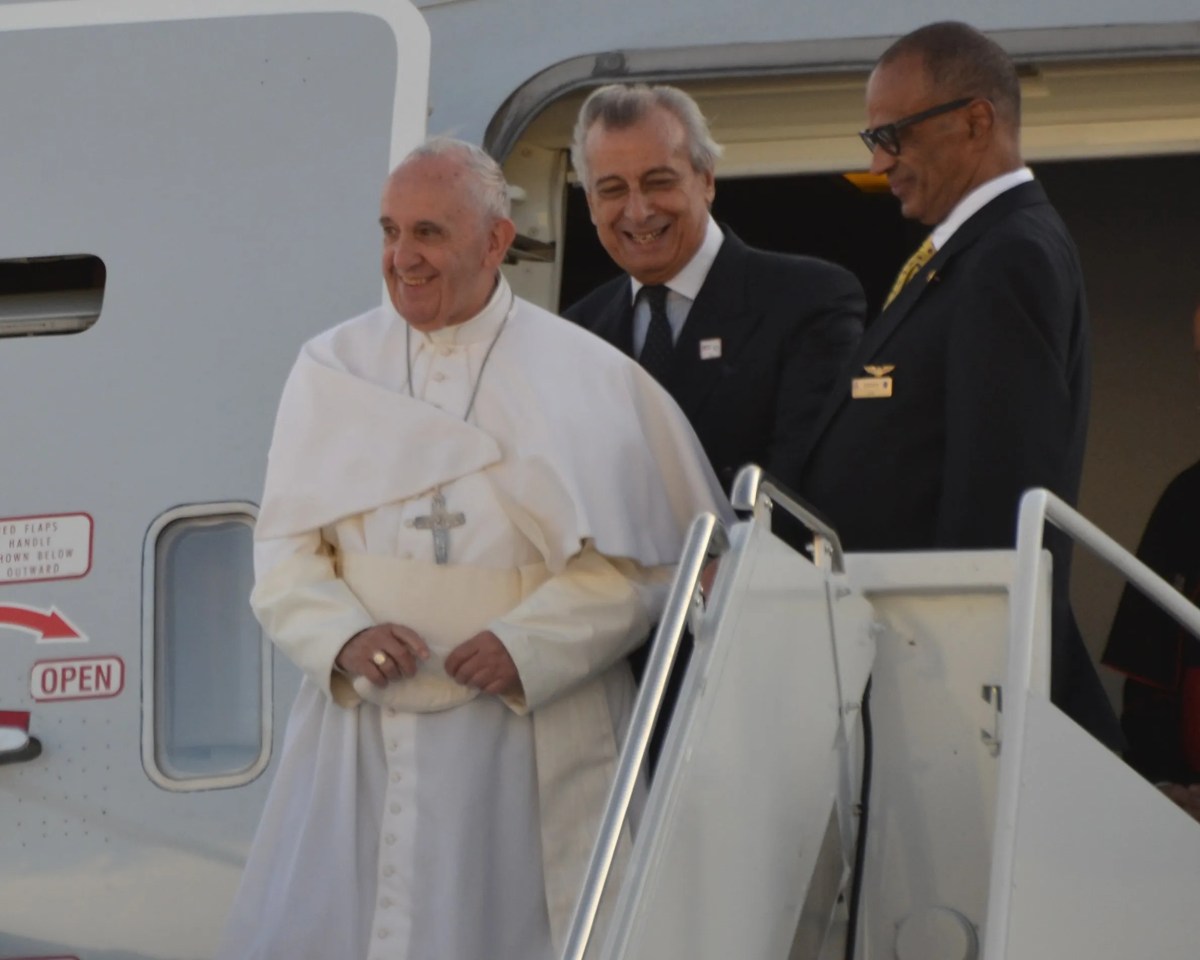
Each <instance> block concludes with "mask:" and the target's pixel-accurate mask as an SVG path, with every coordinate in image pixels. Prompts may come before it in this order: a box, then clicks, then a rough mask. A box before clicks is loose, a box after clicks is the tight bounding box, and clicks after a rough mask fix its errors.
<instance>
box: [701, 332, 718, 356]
mask: <svg viewBox="0 0 1200 960" xmlns="http://www.w3.org/2000/svg"><path fill="white" fill-rule="evenodd" d="M720 356H721V338H720V337H713V338H712V339H711V340H701V341H700V359H701V360H716V359H717V358H719V357H720Z"/></svg>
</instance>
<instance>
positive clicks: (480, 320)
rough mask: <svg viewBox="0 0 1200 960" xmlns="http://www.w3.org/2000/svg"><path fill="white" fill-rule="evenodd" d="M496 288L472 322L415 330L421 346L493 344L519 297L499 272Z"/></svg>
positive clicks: (465, 321)
mask: <svg viewBox="0 0 1200 960" xmlns="http://www.w3.org/2000/svg"><path fill="white" fill-rule="evenodd" d="M496 277H497V279H496V288H495V289H494V290H493V291H492V295H491V297H489V298H488V302H487V303H485V304H484V305H483V309H482V310H480V311H479V312H478V313H477V314H475V316H473V317H471V318H470V319H469V320H464V321H463V322H462V323H456V324H453V325H452V326H449V327H440V328H438V329H437V330H430V331H428V332H424V331H414V332H419V333H420V335H421V341H420V342H422V343H425V344H429V345H437V346H451V347H453V346H466V345H468V344H471V343H480V342H490V341H491V339H492V338H493V337H495V336H496V333H497V331H498V330H499V329H500V324H501V323H503V322H504V319H505V317H507V316H508V314H509V311H510V310H511V309H512V307H513V304H514V302H515V300H516V297H515V296H514V295H513V292H512V289H511V288H510V287H509V285H508V281H507V280H506V279H505V278H504V274H502V273H499V272H497V274H496ZM397 317H398V319H399V320H400V322H401V323H404V322H406V321H405V320H404V318H403V317H401V316H400V315H399V314H397Z"/></svg>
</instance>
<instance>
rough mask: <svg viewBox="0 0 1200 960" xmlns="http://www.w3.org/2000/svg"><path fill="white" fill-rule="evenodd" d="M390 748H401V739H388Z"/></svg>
mask: <svg viewBox="0 0 1200 960" xmlns="http://www.w3.org/2000/svg"><path fill="white" fill-rule="evenodd" d="M388 749H389V750H399V749H400V741H399V740H389V741H388Z"/></svg>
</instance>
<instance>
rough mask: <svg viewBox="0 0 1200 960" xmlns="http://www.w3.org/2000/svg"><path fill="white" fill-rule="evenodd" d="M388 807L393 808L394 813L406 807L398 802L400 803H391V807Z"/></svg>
mask: <svg viewBox="0 0 1200 960" xmlns="http://www.w3.org/2000/svg"><path fill="white" fill-rule="evenodd" d="M388 809H389V810H391V811H392V813H399V812H400V811H401V810H403V809H404V808H403V807H402V806H400V804H398V803H393V804H392V805H391V807H389V808H388Z"/></svg>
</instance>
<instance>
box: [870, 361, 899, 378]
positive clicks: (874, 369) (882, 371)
mask: <svg viewBox="0 0 1200 960" xmlns="http://www.w3.org/2000/svg"><path fill="white" fill-rule="evenodd" d="M863 369H864V370H866V371H867V373H869V374H870V375H871V376H873V377H886V376H887V375H888V374H889V373H891V372H892V371H893V370H895V369H896V365H895V364H894V363H886V364H883V365H881V366H876V365H874V364H870V363H868V364H867V365H866V366H865V367H863Z"/></svg>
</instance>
